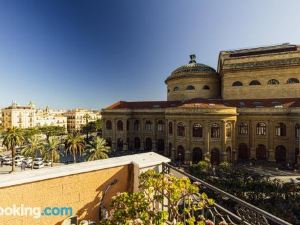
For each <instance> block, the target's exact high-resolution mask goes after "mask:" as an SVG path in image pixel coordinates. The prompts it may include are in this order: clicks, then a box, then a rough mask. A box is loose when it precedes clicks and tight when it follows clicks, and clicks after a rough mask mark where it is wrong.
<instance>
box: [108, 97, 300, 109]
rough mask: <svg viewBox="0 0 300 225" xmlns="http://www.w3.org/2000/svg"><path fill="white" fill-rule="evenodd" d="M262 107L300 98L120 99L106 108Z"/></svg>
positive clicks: (299, 101) (284, 105)
mask: <svg viewBox="0 0 300 225" xmlns="http://www.w3.org/2000/svg"><path fill="white" fill-rule="evenodd" d="M172 107H178V108H226V107H237V108H262V107H278V108H281V107H282V108H289V107H300V98H281V99H238V100H223V99H202V98H195V99H191V100H186V101H182V102H181V101H142V102H126V101H119V102H116V103H114V104H113V105H111V106H109V107H107V108H105V109H109V110H112V109H155V108H172Z"/></svg>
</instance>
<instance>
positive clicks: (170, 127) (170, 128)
mask: <svg viewBox="0 0 300 225" xmlns="http://www.w3.org/2000/svg"><path fill="white" fill-rule="evenodd" d="M169 134H173V124H172V122H169Z"/></svg>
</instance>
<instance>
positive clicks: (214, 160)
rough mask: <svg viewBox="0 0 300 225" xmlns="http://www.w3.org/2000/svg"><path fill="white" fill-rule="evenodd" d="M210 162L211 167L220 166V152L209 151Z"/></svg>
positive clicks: (215, 149) (215, 150)
mask: <svg viewBox="0 0 300 225" xmlns="http://www.w3.org/2000/svg"><path fill="white" fill-rule="evenodd" d="M210 162H211V164H212V165H219V164H220V151H219V149H217V148H214V149H212V150H211V155H210Z"/></svg>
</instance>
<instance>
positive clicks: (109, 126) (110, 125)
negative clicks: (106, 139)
mask: <svg viewBox="0 0 300 225" xmlns="http://www.w3.org/2000/svg"><path fill="white" fill-rule="evenodd" d="M105 128H106V130H111V129H112V123H111V121H110V120H107V121H106V123H105Z"/></svg>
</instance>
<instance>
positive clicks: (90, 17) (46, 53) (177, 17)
mask: <svg viewBox="0 0 300 225" xmlns="http://www.w3.org/2000/svg"><path fill="white" fill-rule="evenodd" d="M299 11H300V2H299V1H298V0H285V1H281V0H251V1H240V0H226V1H217V0H151V1H148V0H127V1H125V0H103V1H100V0H98V1H93V0H82V1H76V0H72V1H71V0H69V1H65V0H51V1H50V0H49V1H46V0H36V1H31V0H26V1H21V0H18V1H16V0H9V1H8V0H0V78H1V82H0V106H1V107H4V106H7V105H9V104H11V101H12V100H15V101H17V102H18V103H19V104H27V103H28V102H29V101H30V100H32V101H34V102H35V103H36V105H37V106H40V107H44V106H46V105H49V106H50V107H54V108H74V107H87V108H95V109H100V108H102V107H105V106H108V105H110V104H112V103H114V102H116V101H118V100H128V101H133V100H165V99H166V87H165V84H164V80H165V78H166V77H167V76H168V75H169V74H170V72H171V71H172V70H174V69H175V68H176V67H178V66H180V65H182V64H185V63H187V62H188V56H189V55H190V54H191V53H195V54H196V55H197V61H198V62H201V63H205V64H208V65H210V66H213V67H216V64H217V58H218V53H219V51H221V50H228V49H236V48H243V47H254V46H259V45H268V44H277V43H283V42H290V43H296V44H300V29H299V22H300V13H299Z"/></svg>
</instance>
